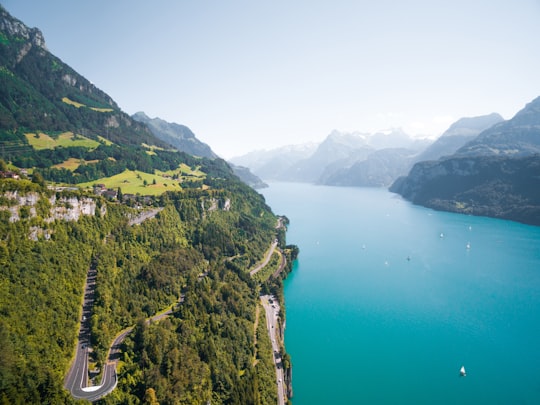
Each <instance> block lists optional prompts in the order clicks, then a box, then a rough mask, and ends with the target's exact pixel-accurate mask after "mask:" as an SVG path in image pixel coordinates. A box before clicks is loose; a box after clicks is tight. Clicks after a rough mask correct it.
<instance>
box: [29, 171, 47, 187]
mask: <svg viewBox="0 0 540 405" xmlns="http://www.w3.org/2000/svg"><path fill="white" fill-rule="evenodd" d="M32 183H36V184H39V185H40V186H42V187H44V186H45V179H44V178H43V176H42V175H41V173H39V172H37V171H34V174H33V175H32Z"/></svg>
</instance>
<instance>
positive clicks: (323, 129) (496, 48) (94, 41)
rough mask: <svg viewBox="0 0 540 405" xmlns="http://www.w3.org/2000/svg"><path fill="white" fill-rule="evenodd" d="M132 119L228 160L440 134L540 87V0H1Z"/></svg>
mask: <svg viewBox="0 0 540 405" xmlns="http://www.w3.org/2000/svg"><path fill="white" fill-rule="evenodd" d="M0 4H2V5H3V6H4V7H5V8H6V9H7V10H8V11H9V12H10V13H11V14H12V15H13V16H14V17H16V18H18V19H19V20H21V21H23V22H24V23H25V24H26V25H28V26H30V27H37V28H39V29H40V30H41V31H42V32H43V34H44V37H45V42H46V45H47V48H48V49H49V51H51V52H52V53H53V54H54V55H56V56H57V57H59V58H60V59H62V60H63V61H64V62H65V63H67V64H68V65H70V66H71V67H72V68H74V69H75V70H76V71H78V72H79V73H80V74H82V75H83V76H85V77H86V78H87V79H88V80H90V81H91V82H93V83H94V84H95V85H96V86H97V87H99V88H100V89H102V90H103V91H105V92H106V93H107V94H109V95H110V96H111V97H112V98H113V99H114V100H115V101H116V102H117V103H118V105H119V106H120V108H122V110H124V111H125V112H127V113H128V114H134V113H135V112H138V111H144V112H145V113H146V114H147V115H149V116H150V117H152V118H153V117H159V118H162V119H164V120H167V121H169V122H176V123H179V124H183V125H187V126H188V127H189V128H190V129H191V130H192V131H193V132H194V133H195V135H196V136H197V138H198V139H200V140H201V141H203V142H205V143H207V144H208V145H210V147H211V148H212V149H213V150H214V151H215V152H216V153H217V154H218V155H220V156H221V157H224V158H232V157H234V156H239V155H242V154H244V153H247V152H249V151H252V150H260V149H272V148H276V147H279V146H283V145H290V144H300V143H305V142H321V141H322V140H323V139H324V138H325V137H326V136H327V135H328V134H330V132H332V130H334V129H336V130H339V131H344V132H353V131H361V132H374V131H377V130H386V129H389V128H398V127H400V128H402V129H403V130H404V131H405V132H407V133H409V134H410V135H414V136H421V137H425V136H429V137H436V136H439V135H440V134H442V132H444V131H445V130H446V129H447V128H448V127H449V126H450V125H451V124H452V123H453V122H455V121H456V120H458V119H459V118H461V117H472V116H478V115H484V114H489V113H492V112H498V113H499V114H501V115H502V116H503V117H504V118H505V119H510V118H512V116H513V115H514V114H515V113H517V112H518V111H519V110H520V109H522V108H523V107H524V106H525V104H527V103H528V102H530V101H532V100H533V99H535V98H536V97H538V96H540V73H539V72H540V23H539V22H540V0H515V1H511V2H510V1H507V0H474V1H471V0H452V1H449V0H447V1H439V0H409V1H389V0H378V1H374V0H372V1H364V0H332V1H330V0H328V1H319V0H272V1H257V0H252V1H247V0H244V1H242V0H229V1H222V0H214V1H211V0H190V1H188V0H155V1H149V0H112V1H111V0H92V1H74V0H47V1H44V0H0Z"/></svg>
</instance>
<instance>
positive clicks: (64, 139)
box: [24, 132, 100, 149]
mask: <svg viewBox="0 0 540 405" xmlns="http://www.w3.org/2000/svg"><path fill="white" fill-rule="evenodd" d="M24 135H25V136H26V139H27V140H28V143H29V144H30V146H32V147H33V148H34V149H54V148H56V147H58V146H62V147H64V148H69V147H76V146H82V147H84V148H88V149H95V148H97V147H98V146H99V145H100V143H99V142H97V141H94V140H92V139H89V138H87V137H85V136H82V135H75V134H74V133H73V132H63V133H61V134H59V135H48V134H45V133H43V132H40V133H37V134H36V133H27V134H24Z"/></svg>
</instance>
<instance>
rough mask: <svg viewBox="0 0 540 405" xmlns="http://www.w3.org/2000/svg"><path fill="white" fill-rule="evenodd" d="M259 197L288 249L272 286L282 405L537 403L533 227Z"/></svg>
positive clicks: (291, 194) (537, 276) (361, 197)
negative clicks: (283, 274)
mask: <svg viewBox="0 0 540 405" xmlns="http://www.w3.org/2000/svg"><path fill="white" fill-rule="evenodd" d="M262 193H263V194H264V196H265V198H266V200H267V202H268V203H269V205H270V206H271V207H272V209H273V211H274V212H275V213H277V214H285V215H287V216H288V217H289V219H290V220H291V225H290V227H289V232H288V237H287V239H288V243H294V244H297V245H299V247H300V258H299V260H298V263H297V265H296V267H295V269H294V271H293V273H292V274H291V275H290V276H289V278H288V279H287V282H286V284H285V297H286V305H287V329H286V333H285V342H286V346H287V351H288V352H289V353H290V354H291V356H292V362H293V388H294V398H293V403H294V405H312V404H539V403H540V322H539V316H540V228H539V227H531V226H526V225H521V224H518V223H514V222H509V221H500V220H494V219H487V218H480V217H471V216H465V215H458V214H450V213H444V212H436V211H432V210H429V209H426V208H422V207H418V206H414V205H412V204H410V203H408V202H406V201H403V200H402V199H401V198H400V197H399V196H397V195H395V194H392V193H389V192H388V191H386V190H382V189H370V188H338V187H325V186H312V185H307V184H294V183H274V184H271V186H270V188H268V189H265V190H263V191H262ZM467 245H469V247H468V246H467ZM462 365H464V366H465V368H466V370H467V376H466V377H459V369H460V367H461V366H462Z"/></svg>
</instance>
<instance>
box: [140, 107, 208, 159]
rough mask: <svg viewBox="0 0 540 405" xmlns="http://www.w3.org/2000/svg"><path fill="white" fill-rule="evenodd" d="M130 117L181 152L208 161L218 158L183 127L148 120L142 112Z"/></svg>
mask: <svg viewBox="0 0 540 405" xmlns="http://www.w3.org/2000/svg"><path fill="white" fill-rule="evenodd" d="M131 117H132V118H133V119H134V120H135V121H138V122H142V123H144V124H146V125H147V126H148V128H150V131H152V133H153V134H154V135H155V136H156V137H157V138H159V139H161V140H162V141H164V142H167V143H168V144H170V145H172V146H174V147H175V148H176V149H178V150H181V151H182V152H186V153H189V154H190V155H193V156H200V157H206V158H209V159H215V158H217V157H218V156H217V155H216V154H215V153H214V152H213V151H212V149H211V148H210V146H208V145H207V144H205V143H204V142H201V141H200V140H198V139H197V137H196V136H195V134H194V133H193V132H192V131H191V129H189V128H188V127H186V126H185V125H180V124H176V123H170V122H167V121H165V120H162V119H161V118H150V117H149V116H147V115H146V114H145V113H144V112H142V111H141V112H138V113H135V114H133V115H132V116H131Z"/></svg>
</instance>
